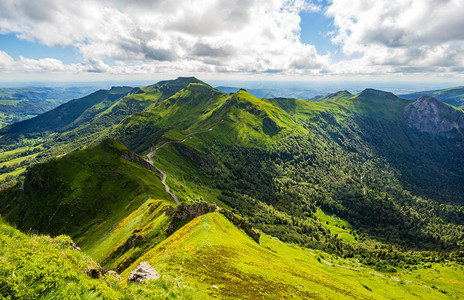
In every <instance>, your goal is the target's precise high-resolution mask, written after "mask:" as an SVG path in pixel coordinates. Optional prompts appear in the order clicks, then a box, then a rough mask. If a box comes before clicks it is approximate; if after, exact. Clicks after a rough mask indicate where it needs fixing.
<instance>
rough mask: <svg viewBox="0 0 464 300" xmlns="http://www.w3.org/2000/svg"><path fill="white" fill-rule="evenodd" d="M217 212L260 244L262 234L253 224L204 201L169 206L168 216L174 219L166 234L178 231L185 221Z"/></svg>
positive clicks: (167, 209)
mask: <svg viewBox="0 0 464 300" xmlns="http://www.w3.org/2000/svg"><path fill="white" fill-rule="evenodd" d="M215 211H219V212H220V213H222V214H223V215H224V216H225V217H226V218H227V219H228V220H229V221H230V222H232V224H234V225H235V227H237V228H238V229H241V230H243V231H245V233H246V234H247V235H248V236H250V237H251V238H252V239H253V240H254V241H255V242H257V243H258V244H259V238H260V233H259V232H257V231H255V230H254V229H253V227H252V226H251V224H250V223H248V222H247V221H246V220H245V219H243V218H241V217H239V216H237V215H235V214H234V213H233V212H231V211H228V210H226V209H223V208H221V209H220V208H219V207H218V206H217V205H216V204H210V203H206V202H203V201H201V202H196V203H193V204H191V205H188V204H185V203H184V202H182V203H181V204H180V205H179V206H177V207H172V206H169V207H168V208H166V215H168V216H171V217H172V219H171V223H170V224H169V227H168V230H167V232H166V233H167V235H168V236H169V235H171V234H173V233H174V232H175V231H176V230H177V229H178V226H179V224H180V223H181V222H182V221H184V220H189V219H194V218H196V217H199V216H202V215H205V214H207V213H211V212H215Z"/></svg>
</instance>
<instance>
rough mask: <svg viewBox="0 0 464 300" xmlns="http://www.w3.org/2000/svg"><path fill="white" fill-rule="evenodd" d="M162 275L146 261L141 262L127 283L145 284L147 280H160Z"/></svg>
mask: <svg viewBox="0 0 464 300" xmlns="http://www.w3.org/2000/svg"><path fill="white" fill-rule="evenodd" d="M158 278H160V275H159V274H158V272H156V270H155V269H154V268H153V267H152V266H150V264H149V263H148V262H146V261H143V262H141V263H140V264H139V265H138V266H137V268H136V269H135V270H134V271H132V272H131V273H130V275H129V277H127V281H130V282H144V281H145V280H150V279H158Z"/></svg>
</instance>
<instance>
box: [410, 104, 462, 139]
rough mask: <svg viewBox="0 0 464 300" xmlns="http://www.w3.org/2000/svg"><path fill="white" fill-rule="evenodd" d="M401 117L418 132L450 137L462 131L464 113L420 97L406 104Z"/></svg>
mask: <svg viewBox="0 0 464 300" xmlns="http://www.w3.org/2000/svg"><path fill="white" fill-rule="evenodd" d="M403 117H404V118H405V119H406V121H407V122H408V124H409V125H411V126H413V127H415V128H417V129H419V130H420V131H424V132H429V133H435V134H441V135H446V136H450V135H453V132H454V133H461V134H462V131H463V129H464V113H463V112H462V111H461V110H458V109H456V108H454V107H452V106H450V105H447V104H444V103H442V102H440V101H438V100H437V99H435V98H433V97H428V96H422V97H420V98H419V99H417V100H416V101H414V102H412V103H410V104H408V105H407V106H406V107H405V108H404V110H403Z"/></svg>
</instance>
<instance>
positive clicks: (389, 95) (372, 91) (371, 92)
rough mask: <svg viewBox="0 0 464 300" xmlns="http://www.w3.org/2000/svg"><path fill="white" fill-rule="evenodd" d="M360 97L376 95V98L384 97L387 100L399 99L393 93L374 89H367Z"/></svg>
mask: <svg viewBox="0 0 464 300" xmlns="http://www.w3.org/2000/svg"><path fill="white" fill-rule="evenodd" d="M359 95H360V96H362V95H374V96H379V97H384V98H387V99H396V98H397V97H396V96H395V94H393V93H391V92H385V91H381V90H376V89H372V88H367V89H365V90H364V91H362V92H361V93H360V94H359Z"/></svg>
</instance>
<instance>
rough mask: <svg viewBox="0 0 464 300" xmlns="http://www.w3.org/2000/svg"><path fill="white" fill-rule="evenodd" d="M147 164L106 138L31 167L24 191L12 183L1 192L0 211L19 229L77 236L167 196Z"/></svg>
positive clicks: (168, 198) (167, 198)
mask: <svg viewBox="0 0 464 300" xmlns="http://www.w3.org/2000/svg"><path fill="white" fill-rule="evenodd" d="M148 167H149V165H148V164H147V163H146V162H145V161H143V159H141V158H139V157H138V156H137V155H135V153H133V152H131V151H129V150H128V149H127V148H125V147H124V146H123V145H122V144H120V143H119V142H117V141H115V140H106V141H105V142H104V143H102V144H100V145H98V146H96V147H93V148H89V149H86V150H81V151H77V152H73V153H71V154H69V155H66V156H64V157H63V158H60V159H57V160H53V161H50V162H48V163H45V164H39V165H36V166H34V167H33V168H31V169H30V170H29V171H28V175H27V176H26V179H25V182H24V191H23V190H22V189H21V188H20V186H17V187H16V188H14V189H11V190H9V191H5V192H3V193H4V194H2V199H4V201H2V202H1V205H2V213H3V215H4V216H6V217H7V218H8V219H9V220H11V221H13V222H15V223H17V224H18V225H20V227H21V228H23V229H30V228H31V229H34V230H39V231H41V232H47V233H50V234H61V233H67V234H69V235H71V236H73V237H82V236H84V235H85V234H86V232H87V230H88V229H89V228H91V227H92V226H96V225H98V224H100V223H102V222H104V221H106V220H108V218H113V217H115V216H118V217H119V218H124V217H126V216H127V215H128V214H130V213H131V212H132V211H133V210H134V209H135V208H138V206H139V205H140V204H142V203H143V202H145V201H146V200H148V199H149V198H150V197H154V198H155V199H166V200H170V196H169V195H168V194H167V193H166V192H165V190H164V187H163V185H162V184H161V182H160V179H159V178H158V177H157V173H155V172H154V171H153V170H151V169H149V168H148ZM8 200H9V201H8ZM126 206H127V207H128V209H123V208H124V207H126Z"/></svg>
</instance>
